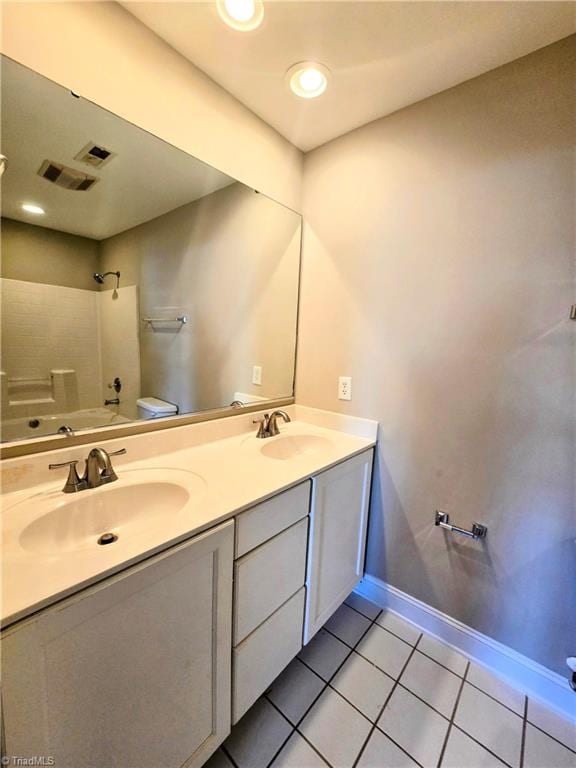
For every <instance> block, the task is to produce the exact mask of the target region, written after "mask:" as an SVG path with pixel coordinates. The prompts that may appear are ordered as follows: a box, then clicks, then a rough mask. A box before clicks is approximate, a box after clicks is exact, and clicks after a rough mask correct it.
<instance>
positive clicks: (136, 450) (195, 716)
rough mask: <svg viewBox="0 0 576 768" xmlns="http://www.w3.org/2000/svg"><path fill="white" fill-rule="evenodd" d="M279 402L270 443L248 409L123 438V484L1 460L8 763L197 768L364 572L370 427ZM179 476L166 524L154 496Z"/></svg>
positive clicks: (35, 462) (37, 460)
mask: <svg viewBox="0 0 576 768" xmlns="http://www.w3.org/2000/svg"><path fill="white" fill-rule="evenodd" d="M288 410H290V412H291V414H292V416H293V421H292V422H291V423H290V424H288V425H286V426H285V427H284V426H283V427H282V431H281V434H280V435H279V436H277V437H272V438H268V439H265V440H257V439H256V438H255V434H254V430H253V429H252V428H251V424H250V429H251V431H250V432H248V431H246V430H247V425H248V423H250V422H251V421H252V419H251V415H250V417H249V416H248V415H246V416H239V417H234V418H232V419H227V420H225V422H226V423H224V422H221V423H212V425H210V424H204V425H191V426H188V427H182V428H178V429H176V430H169V431H167V432H163V433H162V435H146V436H133V437H130V438H127V439H126V440H124V441H123V446H122V447H126V448H127V455H126V456H122V457H118V459H117V460H116V461H115V469H116V471H117V473H118V476H119V480H118V482H115V483H112V484H111V485H109V486H106V487H104V488H96V489H93V490H88V491H83V492H80V493H78V494H66V495H64V494H62V493H61V483H57V484H55V483H54V480H53V478H52V477H51V478H50V483H44V484H43V483H42V482H40V483H39V484H37V485H31V484H30V483H31V478H32V477H35V478H36V479H37V480H38V479H39V480H42V479H43V478H44V477H45V476H46V475H45V473H44V475H43V474H42V472H43V470H42V467H43V466H44V465H46V464H47V463H48V459H47V458H46V456H45V455H44V456H35V457H33V459H32V460H30V459H28V460H26V459H14V460H9V461H7V462H4V468H3V469H4V476H5V478H7V479H8V484H10V482H12V483H13V487H14V490H13V491H12V492H11V493H8V494H7V495H6V496H5V499H4V501H5V505H4V507H5V509H4V516H3V517H4V519H3V523H4V531H5V536H4V552H5V557H4V574H3V576H4V594H3V598H4V599H3V606H4V614H3V621H4V623H3V626H4V627H5V629H4V630H3V633H2V649H1V650H2V657H3V691H2V699H3V700H2V704H3V712H4V729H5V734H6V740H5V744H6V753H7V754H12V755H22V756H32V755H48V756H53V757H54V758H55V761H56V764H57V765H62V766H64V765H65V766H73V767H74V768H83V766H88V765H106V766H114V765H116V766H119V767H121V768H125V766H129V765H130V766H132V765H138V766H149V767H150V768H157V767H158V766H159V765H161V766H163V767H164V766H166V768H171V767H172V766H173V767H174V768H178V767H179V766H182V765H186V766H200V765H202V764H203V763H204V762H205V761H206V760H207V759H208V757H209V756H210V755H211V754H212V753H213V752H214V750H215V749H216V748H217V746H218V745H219V744H220V743H221V742H222V741H223V740H224V739H225V737H226V736H227V735H228V733H229V732H230V728H231V725H232V724H233V723H235V722H237V721H238V720H239V719H240V718H241V717H242V716H243V715H244V714H245V712H246V711H247V710H248V709H249V708H250V707H251V706H252V704H253V703H254V702H255V701H256V700H257V698H258V697H259V696H260V695H261V694H262V693H264V691H265V690H267V688H268V687H269V686H270V684H271V683H272V682H273V680H274V679H275V678H276V677H277V676H278V675H279V674H280V672H281V671H282V670H283V669H284V668H285V667H286V665H287V664H288V663H289V662H290V661H291V660H292V659H293V658H294V657H295V656H296V655H297V654H298V652H299V651H300V649H301V648H302V646H303V645H304V644H306V643H307V642H309V641H310V640H311V639H312V637H313V636H314V635H315V633H316V632H317V631H318V629H319V628H320V627H321V626H322V625H323V624H324V622H326V621H327V619H328V618H329V617H330V616H331V615H332V613H333V612H334V611H335V610H336V609H337V608H338V606H339V605H340V604H341V603H342V602H343V600H344V599H345V598H346V596H347V595H348V594H349V593H350V591H351V590H352V589H353V588H354V587H355V585H356V584H357V583H358V581H359V580H360V578H361V576H362V572H363V563H364V548H365V539H366V526H367V514H368V502H369V492H370V480H371V471H372V460H373V445H374V442H375V437H376V432H375V425H374V424H373V423H372V422H368V421H365V420H361V419H358V420H356V419H346V418H345V417H338V416H336V415H335V414H334V415H330V414H328V415H327V414H325V413H324V412H314V411H313V410H312V409H305V408H304V409H303V408H299V407H298V406H292V407H290V408H289V409H288ZM331 418H332V421H331V420H330V419H331ZM305 419H308V421H306V420H305ZM327 424H328V425H331V426H332V427H334V426H336V427H337V428H336V429H334V428H327V427H326V425H327ZM343 426H344V427H345V428H346V429H348V432H346V431H345V430H343V429H342V427H343ZM210 430H212V431H213V432H214V431H219V433H220V434H221V436H220V438H219V439H214V436H212V438H211V439H208V441H206V442H204V441H203V438H202V436H200V437H196V438H195V435H198V434H199V433H202V435H204V438H205V437H206V433H207V431H210ZM177 433H179V434H177ZM154 440H156V445H157V449H160V450H161V453H154V451H153V445H154V442H153V441H154ZM195 440H196V441H197V444H196V445H194V441H195ZM110 443H111V445H110V447H108V445H106V444H105V447H106V449H107V450H109V451H112V450H114V449H115V448H116V447H120V442H119V441H110ZM162 443H163V445H161V444H162ZM187 445H188V446H190V445H191V446H192V447H183V446H187ZM60 453H62V452H60ZM68 453H69V454H70V453H71V449H69V451H68ZM73 453H74V455H75V457H76V456H77V455H81V454H82V448H76V449H75V450H74V451H73ZM131 454H132V457H131ZM53 458H54V457H53V456H52V455H50V459H49V460H52V459H53ZM187 472H188V473H190V474H191V478H190V479H187V474H186V473H187ZM19 473H20V474H19ZM26 473H28V474H29V475H30V477H29V478H28V480H27V481H26V480H23V479H22V477H23V476H24V475H25V474H26ZM162 473H164V474H162ZM17 478H20V479H17ZM63 480H64V478H62V482H63ZM186 483H188V491H187V493H188V499H189V501H188V502H187V503H186V504H184V507H182V508H181V509H180V510H179V511H178V512H177V513H175V514H172V515H171V514H170V511H169V510H168V509H167V508H166V507H163V506H162V504H163V503H164V502H163V501H162V499H163V498H167V497H168V496H170V494H172V493H173V488H172V486H178V487H183V486H185V485H186ZM142 486H146V489H145V491H144V492H143V495H140V496H139V495H138V494H139V493H141V491H140V490H139V489H140V488H141V487H142ZM171 489H172V490H171ZM119 494H120V497H121V499H122V503H121V504H119V505H117V506H114V505H115V504H116V502H115V501H114V499H113V497H118V495H119ZM122 494H124V496H123V495H122ZM126 494H128V495H126ZM163 494H164V496H163ZM106 497H109V501H107V499H106ZM83 498H84V499H85V501H82V499H83ZM130 498H133V499H137V500H138V502H139V503H140V504H141V506H142V512H143V519H148V523H147V524H146V525H144V524H142V527H140V528H139V527H138V524H137V522H135V520H138V510H137V509H129V507H130V506H131V505H130V503H129V501H128V500H129V499H130ZM176 498H177V493H176V492H174V500H173V501H170V502H168V501H166V502H165V503H166V504H168V503H170V504H175V503H176ZM178 498H180V497H178ZM31 499H33V500H34V504H32V503H31ZM151 499H156V501H155V502H154V503H155V504H156V505H157V509H156V512H155V513H152V512H150V513H149V512H148V510H149V507H150V504H151V503H152V502H151ZM80 502H82V503H81V504H80ZM179 503H181V500H180V502H179ZM43 504H45V506H42V505H43ZM51 504H52V505H54V504H56V507H55V509H57V511H58V516H59V517H58V520H59V521H60V523H59V524H57V526H56V531H54V530H52V529H51V528H50V522H48V523H46V520H47V519H48V521H50V520H51V519H52V518H50V510H49V507H50V505H51ZM70 505H71V508H72V510H73V511H74V513H72V514H71V513H70V512H69V511H68V510H67V507H68V508H70ZM75 505H76V506H75ZM113 509H116V510H117V511H116V512H112V511H110V510H113ZM94 514H96V515H98V514H99V515H100V516H101V521H100V524H99V525H98V524H96V526H94V520H93V517H92V516H93V515H94ZM114 515H117V519H115V518H114ZM54 519H56V518H54ZM42 525H43V526H44V527H41V526H42ZM103 525H105V527H107V528H109V529H110V530H111V531H112V532H114V533H115V534H116V535H118V539H117V540H116V541H115V542H114V543H112V544H110V545H107V546H99V545H98V544H97V543H96V541H97V537H96V533H97V531H100V532H102V531H101V529H102V526H103ZM58 535H60V537H61V539H62V541H61V546H60V547H59V546H58ZM46 536H48V537H50V536H52V537H53V538H51V539H49V543H48V545H47V546H45V547H44V549H43V546H44V545H43V543H42V541H43V537H44V540H45V537H46Z"/></svg>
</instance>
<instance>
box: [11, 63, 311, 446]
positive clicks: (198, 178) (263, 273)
mask: <svg viewBox="0 0 576 768" xmlns="http://www.w3.org/2000/svg"><path fill="white" fill-rule="evenodd" d="M1 75H2V150H1V151H2V154H3V155H4V156H5V157H6V160H5V161H2V162H3V165H4V173H3V176H2V221H1V225H2V227H1V247H2V272H1V299H2V304H1V320H2V363H1V386H2V403H1V420H2V440H3V441H4V442H6V441H13V440H22V439H26V440H30V439H31V438H35V437H40V436H46V435H51V434H56V433H58V431H66V430H67V429H71V430H74V431H77V430H81V429H86V428H94V427H104V426H108V425H118V424H121V423H127V422H132V421H134V420H138V419H156V418H163V417H167V416H173V415H175V414H189V413H196V412H199V411H207V410H212V409H218V408H224V407H228V406H233V407H242V405H247V404H254V403H260V402H264V401H266V400H274V399H280V398H289V397H291V396H292V394H293V381H294V363H295V346H296V323H297V306H298V279H299V265H300V241H301V218H300V216H299V215H298V214H296V213H295V212H294V211H292V210H290V209H288V208H286V207H284V206H282V205H280V204H279V203H277V202H275V201H274V200H271V199H270V198H267V197H266V196H265V195H262V194H259V193H258V192H256V191H255V190H253V189H251V188H249V187H247V186H245V185H244V184H241V183H240V182H238V181H236V180H235V179H233V178H231V177H230V176H226V175H225V174H223V173H221V172H220V171H217V170H216V169H214V168H212V167H210V166H208V165H206V164H204V163H202V162H200V161H199V160H197V159H195V158H194V157H191V156H190V155H188V154H186V153H185V152H183V151H181V150H179V149H176V148H175V147H173V146H171V145H169V144H167V143H165V142H164V141H162V140H160V139H158V138H157V137H155V136H152V135H151V134H149V133H147V132H146V131H144V130H142V129H140V128H138V127H136V126H134V125H132V124H130V123H128V122H126V121H125V120H122V119H121V118H119V117H117V116H116V115H113V114H111V113H110V112H107V111H106V110H104V109H101V108H100V107H98V106H96V105H95V104H92V103H90V102H88V101H86V100H85V99H82V98H78V97H77V96H75V95H74V94H72V93H70V91H68V90H66V89H64V88H62V87H60V86H59V85H56V84H55V83H53V82H51V81H49V80H46V79H45V78H44V77H42V76H40V75H38V74H36V73H35V72H32V71H30V70H29V69H27V68H25V67H23V66H21V65H19V64H16V63H15V62H13V61H11V60H8V59H6V58H3V59H2V72H1Z"/></svg>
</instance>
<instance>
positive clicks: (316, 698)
mask: <svg viewBox="0 0 576 768" xmlns="http://www.w3.org/2000/svg"><path fill="white" fill-rule="evenodd" d="M381 613H382V611H378V614H377V615H376V616H375V617H374V619H372V620H371V621H370V620H369V621H370V624H369V625H368V626H367V627H366V629H365V631H364V632H363V633H362V635H361V636H360V637H359V638H358V642H357V643H356V645H358V643H359V642H360V641H361V640H362V638H363V637H364V635H365V634H366V633H367V632H368V631H369V630H370V629H371V627H372V625H373V624H374V622H375V621H376V619H377V618H378V616H380V614H381ZM330 634H332V633H330ZM344 645H345V643H344ZM346 647H347V648H349V647H350V646H348V645H346ZM355 647H356V646H355ZM353 653H354V648H352V649H350V651H349V652H348V653H347V654H346V656H345V657H344V658H343V659H342V661H341V662H340V664H339V665H338V666H337V667H336V669H335V670H334V672H333V673H332V675H331V676H330V677H329V678H328V680H324V678H323V677H321V675H319V674H318V673H317V672H315V670H313V669H312V667H310V666H309V665H308V664H306V662H305V661H304V660H303V659H301V658H300V657H299V656H296V657H295V658H297V659H298V660H299V661H300V662H302V664H304V665H305V666H306V667H308V669H310V670H311V671H312V672H314V674H315V675H317V676H318V677H319V678H320V679H321V680H322V681H323V682H324V686H323V687H322V689H321V690H320V691H319V692H318V695H317V696H316V697H315V698H314V699H313V700H312V702H311V704H310V706H309V707H308V708H307V709H306V710H305V711H304V714H303V715H302V716H301V717H300V719H299V720H298V722H297V723H296V725H295V726H294V730H295V731H296V732H297V733H298V734H300V736H302V738H303V739H304V740H305V741H306V742H307V743H309V742H308V739H307V738H306V736H305V735H304V734H303V733H302V732H301V731H300V730H299V726H300V725H301V723H302V722H303V721H304V719H305V718H306V717H307V716H308V713H309V712H310V710H311V709H312V707H313V706H314V705H315V704H316V702H317V701H318V700H319V699H320V697H321V696H322V695H323V693H324V691H325V690H326V689H327V688H328V686H329V683H330V682H331V680H332V679H333V678H334V677H335V676H336V675H337V674H338V672H339V671H340V670H341V669H342V667H343V666H344V664H345V663H346V662H347V661H348V659H349V658H350V656H351V655H352V654H353ZM267 698H268V697H267ZM268 700H269V699H268ZM270 703H271V704H273V702H272V701H271V702H270ZM273 706H275V705H274V704H273ZM283 717H286V716H285V715H283ZM286 719H287V718H286ZM291 735H292V734H290V736H291ZM290 736H288V739H289V738H290ZM288 739H285V741H284V742H282V744H281V745H280V748H279V749H278V751H277V752H276V753H275V754H274V756H273V758H272V760H270V762H269V763H268V766H267V768H269V767H270V766H271V765H272V763H273V762H274V760H276V758H277V757H278V755H279V754H280V752H281V751H282V750H283V749H284V747H285V746H286V742H287V741H288ZM310 746H311V747H313V749H314V751H315V752H318V750H317V749H316V748H315V747H314V745H313V744H310ZM318 754H320V753H319V752H318ZM320 756H321V757H322V759H323V760H324V761H325V762H327V763H328V765H330V763H329V762H328V761H327V760H326V758H325V757H324V756H323V755H320Z"/></svg>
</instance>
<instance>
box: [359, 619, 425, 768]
mask: <svg viewBox="0 0 576 768" xmlns="http://www.w3.org/2000/svg"><path fill="white" fill-rule="evenodd" d="M421 637H422V633H421V634H420V637H419V638H418V640H416V643H415V644H414V647H413V648H412V650H411V651H410V655H409V656H408V658H407V659H406V661H405V662H404V666H403V667H402V669H401V670H400V674H399V675H398V677H397V678H396V680H395V681H394V685H393V686H392V688H391V689H390V693H389V694H388V696H387V697H386V701H385V702H384V704H383V705H382V709H381V710H380V712H379V713H378V717H377V718H376V720H375V721H374V723H373V725H372V728H370V731H369V733H368V736H366V739H365V741H364V744H362V746H361V748H360V752H358V755H357V756H356V760H354V763H353V764H352V768H356V766H357V765H358V762H359V760H360V758H361V757H362V754H363V753H364V750H365V749H366V746H367V744H368V742H369V741H370V739H371V738H372V734H373V733H374V731H375V729H376V728H377V723H378V721H379V720H380V718H381V717H382V713H383V712H384V710H385V709H386V707H387V705H388V702H389V701H390V699H391V698H392V694H393V693H394V691H395V690H396V688H397V687H398V684H399V682H400V678H401V677H402V675H403V674H404V670H405V669H406V667H407V666H408V664H410V659H411V658H412V656H413V655H414V654H415V653H416V646H417V645H418V643H419V642H420V638H421ZM374 666H376V665H374ZM378 730H379V731H381V733H384V731H382V730H381V729H380V728H379V729H378ZM384 735H385V736H386V738H388V739H390V737H389V736H388V734H387V733H386V734H384ZM390 741H394V740H393V739H390ZM394 744H396V742H395V741H394ZM396 746H397V747H398V748H399V749H401V750H402V752H404V754H405V755H408V757H409V758H410V759H411V760H414V758H413V757H412V755H411V754H410V753H409V752H407V751H406V750H405V749H404V748H403V747H401V746H400V744H396ZM414 762H416V763H417V765H420V763H418V762H417V761H416V760H415V761H414ZM420 768H422V766H420Z"/></svg>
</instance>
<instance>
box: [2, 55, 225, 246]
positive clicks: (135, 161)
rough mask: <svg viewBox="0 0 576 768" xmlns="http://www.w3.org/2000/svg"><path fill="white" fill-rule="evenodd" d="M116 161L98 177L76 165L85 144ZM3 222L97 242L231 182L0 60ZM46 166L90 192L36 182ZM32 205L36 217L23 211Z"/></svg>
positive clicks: (50, 84) (184, 154) (109, 162)
mask: <svg viewBox="0 0 576 768" xmlns="http://www.w3.org/2000/svg"><path fill="white" fill-rule="evenodd" d="M90 141H92V142H96V143H97V144H100V145H103V146H104V147H106V148H107V149H110V150H112V151H113V152H116V153H117V156H116V157H114V158H112V159H111V160H109V161H108V162H107V164H106V165H104V166H103V167H102V168H100V169H94V168H91V167H90V166H88V165H86V164H84V163H82V162H80V161H78V160H74V156H75V155H76V154H77V153H78V152H79V151H80V150H81V149H82V148H83V147H84V146H85V145H86V144H87V143H88V142H90ZM2 152H3V153H4V154H5V155H6V156H7V158H8V166H7V169H6V171H5V173H4V176H3V177H2V215H3V216H5V217H7V218H9V219H16V220H18V221H26V222H28V223H29V224H34V225H39V226H42V227H47V228H48V229H57V230H60V231H62V232H69V233H72V234H75V235H82V236H84V237H89V238H93V239H95V240H101V239H103V238H106V237H110V236H112V235H115V234H118V233H119V232H123V231H124V230H126V229H130V228H131V227H135V226H137V225H138V224H142V223H143V222H145V221H149V220H150V219H153V218H156V217H157V216H160V215H162V214H163V213H167V212H168V211H171V210H173V209H174V208H179V207H180V206H182V205H185V204H186V203H190V202H192V201H193V200H197V199H198V198H200V197H204V195H207V194H210V193H211V192H214V191H215V190H217V189H220V188H222V187H225V186H228V185H229V184H232V183H233V182H234V179H232V178H230V176H226V175H225V174H223V173H220V171H217V170H215V169H214V168H211V167H210V166H209V165H206V164H205V163H202V162H200V161H199V160H196V159H195V158H193V157H191V156H190V155H188V154H186V153H185V152H182V151H181V150H179V149H176V148H175V147H173V146H171V145H170V144H167V143H166V142H164V141H162V140H161V139H158V138H156V137H155V136H152V134H150V133H147V132H146V131H143V130H141V129H140V128H137V127H136V126H134V125H132V124H131V123H128V122H127V121H125V120H122V119H121V118H119V117H117V116H116V115H113V114H112V113H110V112H107V111H106V110H105V109H101V108H100V107H97V106H96V105H94V104H92V103H91V102H89V101H86V100H85V99H77V98H74V97H73V96H72V95H71V93H70V91H68V90H66V89H65V88H62V87H61V86H59V85H56V84H55V83H53V82H51V81H50V80H47V79H46V78H44V77H41V76H40V75H38V74H36V73H35V72H32V71H31V70H29V69H27V68H26V67H23V66H21V65H20V64H16V63H15V62H13V61H11V60H10V59H6V58H5V57H3V58H2ZM44 160H52V161H55V162H57V163H62V164H64V165H66V166H68V167H71V168H74V169H75V170H78V171H83V172H84V173H87V174H90V175H93V176H97V177H98V178H99V181H98V182H97V183H96V184H95V185H94V186H93V187H92V188H91V189H89V190H88V191H85V192H79V191H72V190H69V189H62V188H61V187H57V186H56V185H55V184H52V183H50V182H49V181H46V179H43V178H41V177H40V176H38V173H37V172H38V170H39V169H40V166H41V165H42V163H43V162H44ZM23 203H34V204H35V205H39V206H41V207H42V208H44V210H45V215H43V216H35V215H31V214H28V213H25V212H24V211H23V210H22V207H21V206H22V204H23Z"/></svg>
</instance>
